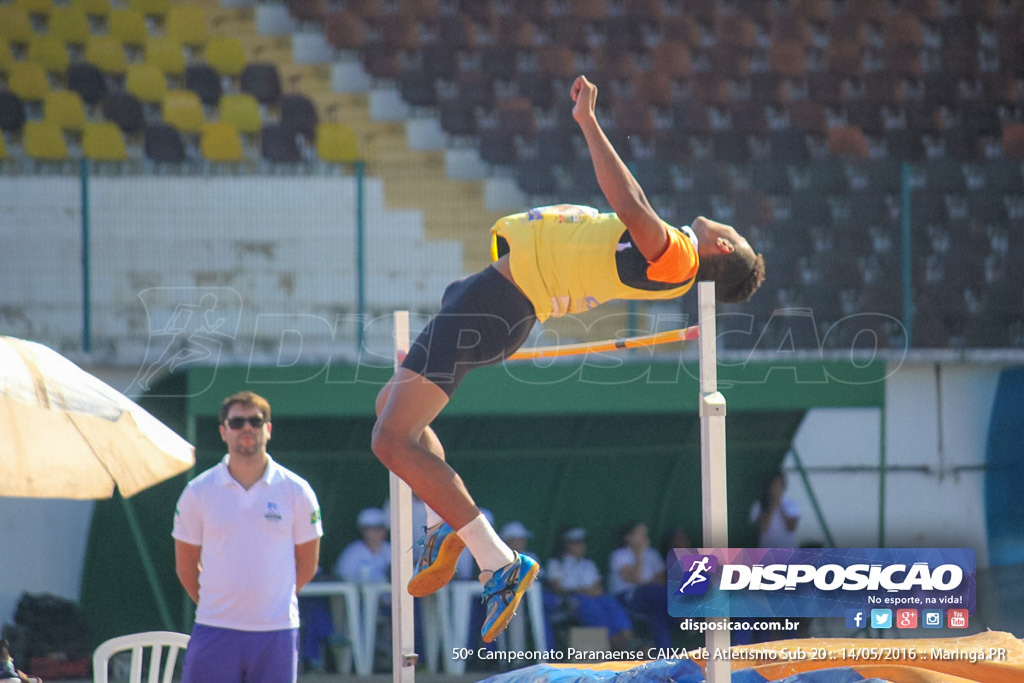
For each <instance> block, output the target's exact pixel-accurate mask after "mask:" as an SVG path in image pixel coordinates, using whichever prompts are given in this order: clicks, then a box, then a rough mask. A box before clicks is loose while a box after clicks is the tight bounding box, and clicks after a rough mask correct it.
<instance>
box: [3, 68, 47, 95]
mask: <svg viewBox="0 0 1024 683" xmlns="http://www.w3.org/2000/svg"><path fill="white" fill-rule="evenodd" d="M7 87H8V88H9V89H10V91H11V92H12V93H14V94H15V95H17V96H18V97H20V98H21V100H22V101H23V102H42V101H43V98H44V97H46V93H48V92H50V81H49V79H48V78H47V76H46V69H44V68H43V66H42V65H41V64H36V63H35V62H15V63H14V64H12V65H11V70H10V72H8V75H7Z"/></svg>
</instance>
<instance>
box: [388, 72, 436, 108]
mask: <svg viewBox="0 0 1024 683" xmlns="http://www.w3.org/2000/svg"><path fill="white" fill-rule="evenodd" d="M398 93H399V94H400V95H401V96H402V100H403V101H404V102H405V103H406V104H408V105H409V106H412V107H433V106H435V105H436V104H437V87H436V81H435V80H434V79H433V78H430V77H429V76H428V75H427V74H425V73H424V72H422V71H402V73H401V74H399V76H398Z"/></svg>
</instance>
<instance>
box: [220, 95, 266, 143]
mask: <svg viewBox="0 0 1024 683" xmlns="http://www.w3.org/2000/svg"><path fill="white" fill-rule="evenodd" d="M218 109H219V112H220V120H221V121H225V122H227V123H230V124H231V125H233V126H234V127H235V129H236V130H237V131H238V132H240V133H243V134H245V135H253V134H256V133H259V132H260V129H262V128H263V119H262V117H261V116H260V106H259V103H258V102H257V101H256V98H254V97H253V96H252V95H249V94H247V93H228V94H226V95H224V96H222V97H221V98H220V105H219V106H218Z"/></svg>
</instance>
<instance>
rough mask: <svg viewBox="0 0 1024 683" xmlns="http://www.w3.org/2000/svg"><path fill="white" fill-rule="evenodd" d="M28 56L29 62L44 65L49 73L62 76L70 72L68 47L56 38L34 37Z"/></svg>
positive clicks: (48, 36) (46, 36)
mask: <svg viewBox="0 0 1024 683" xmlns="http://www.w3.org/2000/svg"><path fill="white" fill-rule="evenodd" d="M26 56H27V57H28V61H30V62H35V63H36V64H42V66H43V68H44V69H46V70H47V71H48V72H50V73H52V74H59V75H61V76H63V75H64V74H66V73H67V72H68V66H69V65H70V64H71V57H70V56H69V55H68V46H67V45H66V44H65V43H64V41H63V40H61V39H60V38H57V37H56V36H50V35H42V36H32V40H30V41H28V53H27V55H26Z"/></svg>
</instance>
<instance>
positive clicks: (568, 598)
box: [544, 527, 664, 649]
mask: <svg viewBox="0 0 1024 683" xmlns="http://www.w3.org/2000/svg"><path fill="white" fill-rule="evenodd" d="M561 544H562V545H561V552H560V554H559V555H558V557H554V558H552V559H550V560H548V564H547V567H546V568H545V571H544V585H545V586H546V587H547V589H548V590H549V591H551V592H553V593H555V594H556V595H558V596H561V597H562V598H563V599H564V601H565V602H566V603H567V607H568V609H569V612H570V613H571V614H572V616H573V617H574V618H576V619H577V620H578V621H579V622H580V623H581V624H583V625H584V626H598V627H604V628H606V629H607V630H608V642H609V645H610V646H611V647H612V649H623V648H625V647H626V646H627V645H628V644H630V642H631V641H632V640H633V624H632V623H631V622H630V620H629V615H628V614H626V610H624V609H623V607H622V605H621V604H619V602H618V601H617V600H616V599H615V598H614V597H612V596H611V595H609V594H608V593H606V592H605V590H604V585H603V584H602V582H601V573H600V572H599V571H598V569H597V565H596V564H594V562H593V561H592V560H589V559H587V558H586V557H585V555H586V553H587V532H586V530H585V529H581V528H578V527H577V528H573V529H568V530H567V531H565V532H564V533H563V534H562V539H561ZM662 591H663V592H664V587H663V588H662Z"/></svg>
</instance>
